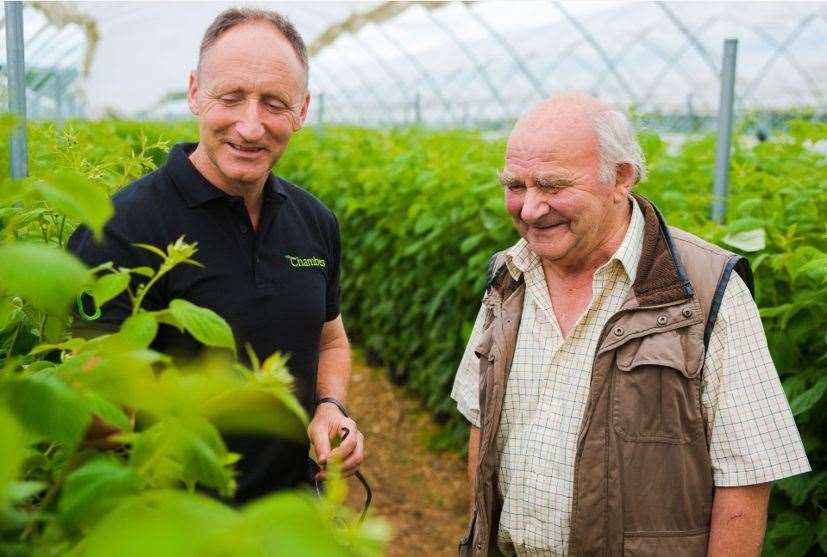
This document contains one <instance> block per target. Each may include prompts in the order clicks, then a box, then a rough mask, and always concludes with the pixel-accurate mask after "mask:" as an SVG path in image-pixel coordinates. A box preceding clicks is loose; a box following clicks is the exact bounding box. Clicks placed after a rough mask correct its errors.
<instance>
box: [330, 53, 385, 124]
mask: <svg viewBox="0 0 827 557" xmlns="http://www.w3.org/2000/svg"><path fill="white" fill-rule="evenodd" d="M338 57H339V59H340V60H341V61H342V62H344V64H345V65H346V66H347V67H348V70H350V71H351V72H352V73H353V75H355V76H356V79H358V80H359V81H360V82H361V83H362V87H364V88H365V89H366V90H367V91H368V92H369V93H370V95H371V96H372V97H373V98H374V100H375V101H376V104H377V105H378V106H379V107H380V108H381V109H382V111H384V113H385V114H391V113H392V112H393V111H392V110H391V107H390V106H388V105H387V104H386V103H385V100H384V99H383V98H382V96H381V95H379V94H378V93H377V92H376V91H375V88H374V86H373V84H371V82H370V80H369V79H368V78H367V77H366V76H365V74H364V73H363V72H362V70H361V69H359V67H358V66H356V65H354V64H352V63H351V61H350V60H348V59H347V58H346V57H345V56H344V55H343V54H342V52H341V51H340V52H338Z"/></svg>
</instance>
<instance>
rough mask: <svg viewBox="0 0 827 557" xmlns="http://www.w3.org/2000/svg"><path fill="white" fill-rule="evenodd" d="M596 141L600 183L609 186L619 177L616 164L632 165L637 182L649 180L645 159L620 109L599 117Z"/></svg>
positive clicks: (604, 112) (597, 119)
mask: <svg viewBox="0 0 827 557" xmlns="http://www.w3.org/2000/svg"><path fill="white" fill-rule="evenodd" d="M595 125H596V127H597V141H598V144H599V148H600V171H599V177H600V181H601V182H603V183H604V184H608V183H610V182H611V181H612V180H613V179H614V178H615V176H616V173H617V165H619V164H624V163H628V164H630V165H632V171H633V172H634V176H635V181H634V183H635V184H637V183H638V182H642V181H643V180H645V179H646V159H645V158H644V156H643V150H642V149H641V148H640V143H638V140H637V136H636V135H635V130H634V128H633V127H632V124H631V122H629V119H628V118H626V116H625V115H624V114H623V113H622V112H618V111H617V110H605V111H603V112H600V113H599V114H598V115H597V118H596V122H595Z"/></svg>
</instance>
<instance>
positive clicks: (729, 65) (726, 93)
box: [712, 39, 738, 224]
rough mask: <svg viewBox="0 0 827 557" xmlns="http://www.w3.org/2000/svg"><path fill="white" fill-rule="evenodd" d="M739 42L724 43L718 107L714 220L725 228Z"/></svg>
mask: <svg viewBox="0 0 827 557" xmlns="http://www.w3.org/2000/svg"><path fill="white" fill-rule="evenodd" d="M737 54H738V39H726V40H725V41H724V61H723V65H722V67H721V101H720V103H719V105H718V138H717V140H716V142H715V190H714V194H715V197H714V199H713V201H712V220H714V221H715V222H717V223H718V224H723V223H724V219H725V218H726V202H727V190H728V187H729V151H730V148H731V147H732V114H733V105H734V103H735V59H736V57H737Z"/></svg>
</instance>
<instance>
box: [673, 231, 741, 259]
mask: <svg viewBox="0 0 827 557" xmlns="http://www.w3.org/2000/svg"><path fill="white" fill-rule="evenodd" d="M669 234H670V235H671V236H672V240H673V242H674V243H675V245H676V246H677V247H678V249H680V250H681V252H682V253H683V252H685V251H687V252H693V253H697V255H698V256H701V257H703V256H704V255H707V256H718V257H720V256H723V257H729V256H731V255H734V254H733V253H732V252H731V251H728V250H726V249H724V248H722V247H721V246H717V245H715V244H713V243H712V242H708V241H706V240H704V239H703V238H700V237H698V236H696V235H695V234H692V233H691V232H687V231H686V230H682V229H680V228H675V227H674V226H669Z"/></svg>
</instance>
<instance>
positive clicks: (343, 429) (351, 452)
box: [307, 402, 365, 480]
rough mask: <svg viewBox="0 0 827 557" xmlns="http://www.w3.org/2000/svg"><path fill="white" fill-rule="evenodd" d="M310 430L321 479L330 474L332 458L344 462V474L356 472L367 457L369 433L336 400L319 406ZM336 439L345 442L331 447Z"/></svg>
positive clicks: (309, 427)
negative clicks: (329, 463) (364, 434)
mask: <svg viewBox="0 0 827 557" xmlns="http://www.w3.org/2000/svg"><path fill="white" fill-rule="evenodd" d="M307 434H308V436H309V437H310V443H311V444H312V445H313V450H314V451H315V452H316V462H318V464H319V467H320V468H321V469H322V471H321V472H319V473H318V474H317V475H316V479H317V480H324V479H326V478H327V470H326V467H327V463H328V462H329V461H330V459H331V458H335V459H338V460H339V462H341V468H340V469H341V471H342V476H344V477H347V476H351V475H353V474H354V473H356V470H358V468H359V465H361V464H362V461H363V460H364V459H365V437H364V436H363V435H362V432H361V431H359V429H358V427H357V426H356V422H354V421H353V420H352V419H350V418H348V417H345V415H344V414H342V412H341V411H340V410H339V409H338V408H337V407H336V405H334V404H331V403H329V402H323V403H322V404H319V405H318V406H317V407H316V413H315V414H314V415H313V420H312V421H311V422H310V425H309V426H308V427H307ZM336 439H339V440H341V444H340V445H339V446H338V447H336V448H335V449H332V450H331V446H332V444H333V442H334V440H336Z"/></svg>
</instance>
